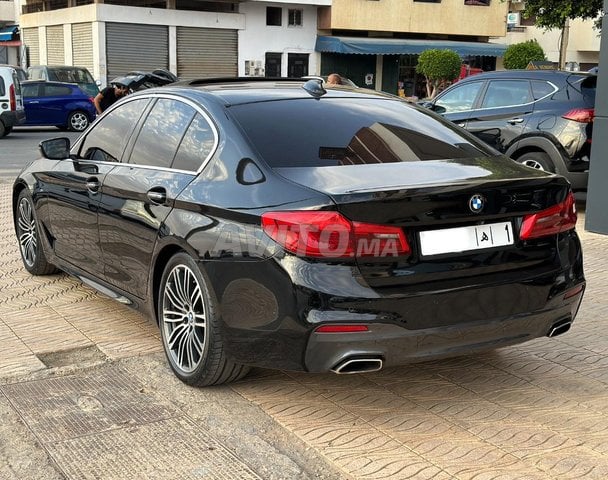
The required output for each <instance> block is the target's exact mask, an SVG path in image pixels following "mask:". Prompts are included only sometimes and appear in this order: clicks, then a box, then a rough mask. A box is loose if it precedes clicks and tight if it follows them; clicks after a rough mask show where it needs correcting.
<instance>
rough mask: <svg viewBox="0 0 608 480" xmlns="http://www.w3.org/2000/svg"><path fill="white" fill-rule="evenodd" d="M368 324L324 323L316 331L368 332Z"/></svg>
mask: <svg viewBox="0 0 608 480" xmlns="http://www.w3.org/2000/svg"><path fill="white" fill-rule="evenodd" d="M368 330H369V329H368V328H367V325H323V326H322V327H319V328H317V329H316V330H315V332H316V333H352V332H367V331H368Z"/></svg>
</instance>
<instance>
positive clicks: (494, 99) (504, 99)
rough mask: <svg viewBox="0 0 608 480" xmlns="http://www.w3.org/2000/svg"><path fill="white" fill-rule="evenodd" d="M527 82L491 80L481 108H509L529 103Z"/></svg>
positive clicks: (528, 84) (528, 85) (528, 83)
mask: <svg viewBox="0 0 608 480" xmlns="http://www.w3.org/2000/svg"><path fill="white" fill-rule="evenodd" d="M531 101H532V99H531V98H530V82H528V80H492V81H491V82H490V84H489V85H488V89H487V90H486V94H485V97H484V99H483V103H482V105H481V106H482V108H496V107H510V106H515V105H523V104H525V103H529V102H531Z"/></svg>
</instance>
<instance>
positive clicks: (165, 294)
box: [158, 252, 249, 387]
mask: <svg viewBox="0 0 608 480" xmlns="http://www.w3.org/2000/svg"><path fill="white" fill-rule="evenodd" d="M158 324H159V327H160V331H161V338H162V342H163V348H164V350H165V355H166V356H167V360H168V361H169V365H170V366H171V369H172V370H173V373H175V375H176V376H177V377H178V378H179V379H180V380H181V381H183V382H184V383H187V384H188V385H192V386H196V387H205V386H209V385H220V384H223V383H228V382H232V381H235V380H238V379H239V378H242V377H244V376H245V375H246V374H247V372H248V371H249V367H246V366H243V365H240V364H236V363H234V362H232V361H231V360H229V359H227V358H226V355H225V352H224V345H223V340H222V337H221V334H220V318H219V315H218V313H217V307H216V303H215V301H214V299H213V297H212V295H211V293H210V291H209V287H208V286H207V282H206V281H205V279H204V277H203V274H202V273H201V271H200V269H199V268H198V266H197V265H196V263H195V262H194V260H193V259H192V257H190V256H189V255H187V254H186V253H183V252H182V253H177V254H175V255H174V256H173V257H172V258H171V259H170V260H169V262H168V263H167V266H166V267H165V270H164V272H163V276H162V278H161V281H160V286H159V291H158Z"/></svg>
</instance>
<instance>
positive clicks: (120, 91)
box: [93, 83, 128, 115]
mask: <svg viewBox="0 0 608 480" xmlns="http://www.w3.org/2000/svg"><path fill="white" fill-rule="evenodd" d="M127 92H128V87H127V86H126V85H123V84H122V83H113V84H112V85H110V86H109V87H106V88H104V89H103V90H102V91H101V92H99V93H98V94H97V96H96V97H95V98H94V99H93V103H94V104H95V109H96V110H97V115H100V114H101V113H103V112H104V110H106V109H107V108H108V107H109V106H110V105H112V104H113V103H114V102H116V101H117V100H118V99H119V98H121V97H124V96H125V95H126V94H127Z"/></svg>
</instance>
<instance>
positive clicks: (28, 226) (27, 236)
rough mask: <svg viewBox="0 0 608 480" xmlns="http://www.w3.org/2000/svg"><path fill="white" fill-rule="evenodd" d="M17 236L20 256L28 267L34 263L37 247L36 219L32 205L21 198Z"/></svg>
mask: <svg viewBox="0 0 608 480" xmlns="http://www.w3.org/2000/svg"><path fill="white" fill-rule="evenodd" d="M17 230H18V232H17V235H18V237H19V248H20V249H21V256H22V257H23V261H24V262H25V263H26V265H27V266H28V267H32V266H33V265H34V263H35V262H36V249H37V247H38V236H37V231H36V218H35V217H34V209H33V208H32V204H31V203H30V202H29V201H28V200H27V199H26V198H22V199H21V201H20V202H19V216H18V218H17Z"/></svg>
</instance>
